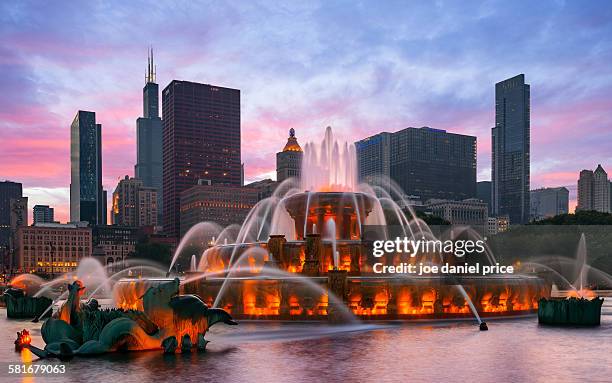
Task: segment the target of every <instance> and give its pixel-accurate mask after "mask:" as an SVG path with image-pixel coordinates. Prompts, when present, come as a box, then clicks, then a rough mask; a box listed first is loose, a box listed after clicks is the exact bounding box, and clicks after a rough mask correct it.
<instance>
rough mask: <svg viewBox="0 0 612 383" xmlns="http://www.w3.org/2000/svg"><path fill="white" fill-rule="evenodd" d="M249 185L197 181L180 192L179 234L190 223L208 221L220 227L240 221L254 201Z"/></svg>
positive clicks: (255, 195) (255, 199)
mask: <svg viewBox="0 0 612 383" xmlns="http://www.w3.org/2000/svg"><path fill="white" fill-rule="evenodd" d="M257 194H258V191H257V190H256V189H253V188H248V187H240V186H231V185H212V184H203V183H202V184H200V185H196V186H193V187H191V188H189V189H187V190H185V191H183V192H182V193H181V204H180V209H181V235H184V234H185V233H186V232H187V230H189V229H190V228H191V227H192V226H193V225H195V224H197V223H199V222H204V221H210V222H215V223H217V224H218V225H220V226H221V227H226V226H229V225H231V224H242V223H243V221H244V219H245V218H246V216H247V215H248V214H249V211H250V210H251V209H252V208H253V207H254V206H255V204H256V203H257Z"/></svg>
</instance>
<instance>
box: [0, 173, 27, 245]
mask: <svg viewBox="0 0 612 383" xmlns="http://www.w3.org/2000/svg"><path fill="white" fill-rule="evenodd" d="M22 193H23V187H22V185H21V183H19V182H11V181H2V182H0V252H5V251H8V250H9V244H10V241H11V211H12V209H11V205H12V202H11V201H13V200H16V199H19V198H21V197H22V196H23V194H22Z"/></svg>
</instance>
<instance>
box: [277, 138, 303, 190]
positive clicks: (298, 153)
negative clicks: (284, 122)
mask: <svg viewBox="0 0 612 383" xmlns="http://www.w3.org/2000/svg"><path fill="white" fill-rule="evenodd" d="M303 155H304V152H303V151H302V147H301V146H300V144H299V143H298V142H297V138H295V130H294V129H293V128H291V129H289V138H288V139H287V144H285V147H284V148H283V150H282V151H281V152H278V153H276V180H277V181H278V182H283V181H284V180H286V179H288V178H295V179H296V180H298V181H299V180H300V176H301V174H302V157H303Z"/></svg>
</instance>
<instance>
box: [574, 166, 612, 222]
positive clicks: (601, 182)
mask: <svg viewBox="0 0 612 383" xmlns="http://www.w3.org/2000/svg"><path fill="white" fill-rule="evenodd" d="M610 204H611V201H610V180H609V179H608V173H606V171H605V170H604V168H603V167H602V166H601V164H599V165H597V168H596V169H595V171H592V170H587V169H585V170H582V171H581V172H580V177H579V178H578V205H577V206H576V210H595V211H599V212H602V213H610V212H611V211H612V210H611V206H610Z"/></svg>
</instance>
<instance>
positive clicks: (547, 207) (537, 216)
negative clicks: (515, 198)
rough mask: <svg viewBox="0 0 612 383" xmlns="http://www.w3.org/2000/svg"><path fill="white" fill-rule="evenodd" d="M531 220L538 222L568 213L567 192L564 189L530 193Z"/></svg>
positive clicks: (544, 189) (543, 189)
mask: <svg viewBox="0 0 612 383" xmlns="http://www.w3.org/2000/svg"><path fill="white" fill-rule="evenodd" d="M529 199H530V203H531V219H532V220H536V221H539V220H541V219H544V218H549V217H554V216H556V215H559V214H567V213H568V212H569V190H567V188H565V187H558V188H542V189H536V190H532V191H531V196H530V197H529Z"/></svg>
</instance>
